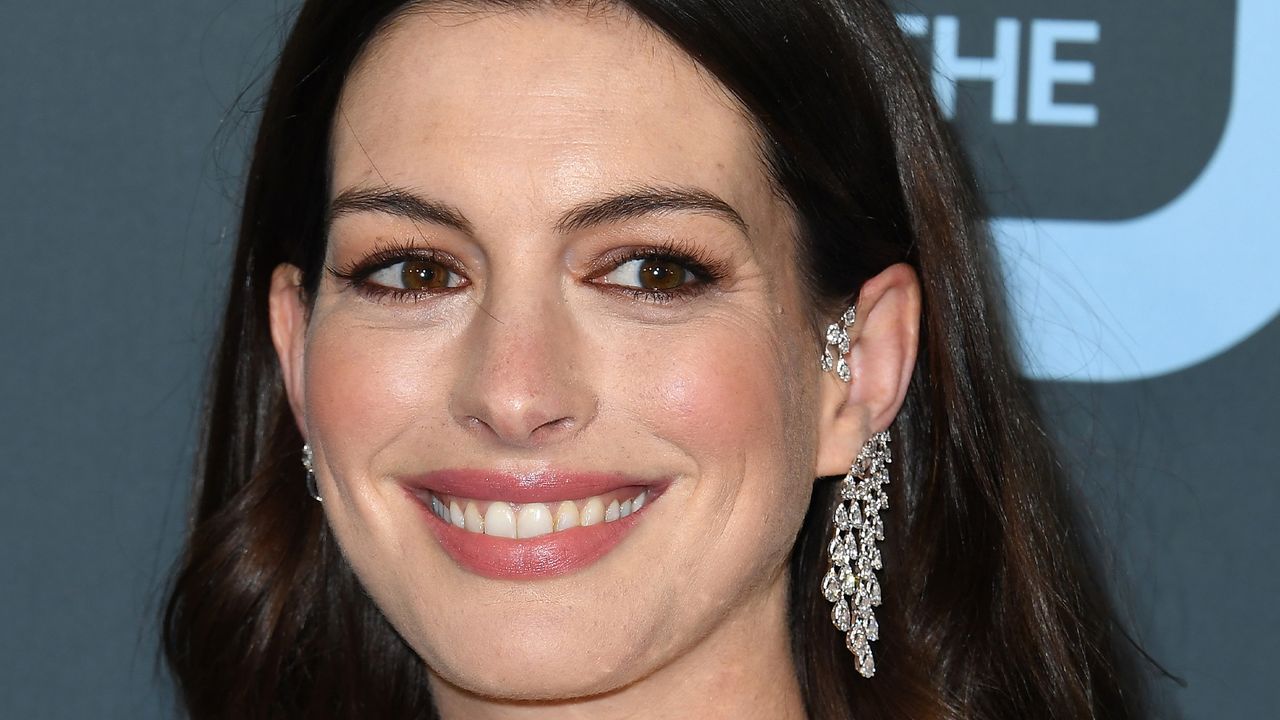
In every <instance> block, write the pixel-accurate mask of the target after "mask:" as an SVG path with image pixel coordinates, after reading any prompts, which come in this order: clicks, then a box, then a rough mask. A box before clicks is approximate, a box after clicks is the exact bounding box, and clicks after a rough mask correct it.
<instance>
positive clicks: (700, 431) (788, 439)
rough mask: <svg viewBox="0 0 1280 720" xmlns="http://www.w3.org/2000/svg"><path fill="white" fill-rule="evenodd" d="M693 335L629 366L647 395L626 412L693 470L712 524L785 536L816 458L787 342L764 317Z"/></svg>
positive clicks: (801, 506) (802, 504) (795, 521)
mask: <svg viewBox="0 0 1280 720" xmlns="http://www.w3.org/2000/svg"><path fill="white" fill-rule="evenodd" d="M751 330H755V331H754V332H751ZM696 338H697V341H696V342H685V343H680V344H675V345H674V349H673V350H672V351H671V352H669V353H667V354H666V355H665V359H664V360H663V361H662V362H657V363H655V362H653V361H652V360H649V361H639V360H638V361H637V362H636V363H635V364H634V366H635V367H638V368H644V370H643V372H644V374H645V376H646V380H645V381H644V387H647V388H648V392H646V393H644V394H637V395H636V396H635V398H634V405H633V411H634V413H635V414H636V415H637V416H638V417H640V418H641V422H643V423H644V424H645V425H646V428H647V429H648V431H649V432H651V433H653V434H655V435H657V436H659V437H661V438H663V439H664V440H666V441H668V442H670V443H672V444H673V445H674V446H676V447H678V448H680V449H681V450H683V451H684V452H685V453H686V454H687V455H688V456H689V457H690V459H691V460H692V461H693V462H694V464H696V472H697V475H696V478H697V480H698V484H697V485H698V486H697V487H696V488H695V493H696V497H695V499H694V501H695V502H696V503H697V504H699V505H704V509H705V511H706V512H707V513H708V515H707V517H709V518H710V519H711V520H712V522H716V523H718V524H720V525H721V526H722V527H727V526H731V525H734V524H736V525H737V526H740V527H746V526H748V525H751V524H753V523H754V524H755V525H756V527H757V528H759V527H761V526H764V527H769V528H776V529H779V530H784V531H785V532H792V531H793V530H795V529H796V528H798V527H799V522H800V520H801V519H802V517H803V513H804V510H805V508H807V503H808V497H809V486H810V484H811V483H812V480H813V478H812V477H811V476H810V475H811V467H812V464H813V452H814V437H813V436H814V433H812V432H806V430H805V429H806V428H810V427H812V425H813V421H814V418H813V415H812V412H813V410H812V406H814V403H812V402H810V399H811V395H812V393H811V391H810V390H808V389H807V385H806V383H805V382H804V379H803V377H800V376H799V370H798V368H800V367H804V366H803V365H801V364H800V363H799V362H798V360H799V359H798V358H796V357H794V355H795V353H793V352H789V351H788V350H787V349H788V348H792V347H795V346H796V345H795V340H794V339H793V338H791V337H790V336H789V335H788V334H787V333H785V332H784V331H783V329H781V328H777V327H772V326H770V324H769V323H768V319H767V318H763V319H759V320H758V321H757V322H756V323H752V324H750V325H744V324H741V323H734V324H726V325H722V326H719V327H716V328H710V329H708V330H706V331H705V332H701V333H698V334H696ZM793 526H794V527H793Z"/></svg>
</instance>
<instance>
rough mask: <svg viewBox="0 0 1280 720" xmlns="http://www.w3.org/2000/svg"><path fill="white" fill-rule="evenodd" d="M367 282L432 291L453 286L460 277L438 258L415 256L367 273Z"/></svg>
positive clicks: (460, 282) (409, 289)
mask: <svg viewBox="0 0 1280 720" xmlns="http://www.w3.org/2000/svg"><path fill="white" fill-rule="evenodd" d="M369 282H371V283H373V284H375V285H381V286H383V287H388V288H393V289H395V290H406V291H408V292H432V291H435V290H445V289H448V288H455V287H458V286H459V285H461V284H462V277H461V276H460V275H458V274H457V273H456V272H454V271H452V270H450V269H449V266H447V265H445V264H444V263H442V262H440V261H438V260H430V259H427V258H415V259H411V260H401V261H400V262H398V263H393V264H391V265H388V266H386V267H384V268H382V269H381V270H378V271H377V272H374V273H371V274H370V275H369Z"/></svg>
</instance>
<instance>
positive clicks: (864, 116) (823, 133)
mask: <svg viewBox="0 0 1280 720" xmlns="http://www.w3.org/2000/svg"><path fill="white" fill-rule="evenodd" d="M924 87H925V85H924V83H922V82H921V80H920V75H919V71H918V69H917V68H916V67H915V66H914V64H913V63H912V60H911V57H910V53H909V50H908V49H907V47H906V45H905V43H903V41H902V39H901V38H900V37H899V35H898V31H897V28H896V26H895V25H894V19H893V16H892V14H891V13H890V12H889V11H888V10H887V8H885V7H884V6H883V5H882V4H880V3H879V2H862V1H858V2H854V1H851V0H850V1H845V2H835V1H834V0H810V1H809V2H801V3H771V2H759V3H751V2H701V1H694V0H682V1H675V0H667V1H664V2H631V3H616V4H615V3H589V4H579V3H560V2H557V3H543V2H501V3H496V2H474V3H467V2H463V3H459V2H437V3H430V2H415V3H400V2H367V1H362V2H354V1H353V2H336V1H334V0H326V1H325V2H309V3H307V4H306V5H304V7H303V9H302V11H301V14H300V16H299V18H298V20H297V24H296V26H295V28H294V30H293V33H292V35H291V36H290V39H289V41H288V44H287V46H286V48H285V50H284V53H283V55H282V57H281V60H280V67H279V69H278V71H277V73H276V76H275V80H274V82H273V84H272V88H271V93H270V96H269V98H268V101H267V107H266V109H265V112H264V114H263V118H262V124H261V127H260V129H259V135H258V141H257V145H256V147H255V152H254V159H253V165H252V168H251V171H250V176H249V183H248V187H247V189H246V196H245V206H244V217H243V222H242V225H241V234H240V245H239V250H238V252H237V256H236V261H235V266H234V269H233V277H232V283H231V294H230V297H229V301H228V306H227V314H226V317H225V321H224V330H223V336H222V343H221V346H220V349H219V354H218V356H217V361H216V364H215V367H214V370H213V373H214V375H213V381H212V384H211V390H210V397H209V408H208V420H207V423H206V429H205V436H204V451H203V453H202V456H201V457H202V462H201V467H200V474H199V477H200V482H199V485H198V487H197V496H196V506H195V513H194V519H193V524H192V527H191V531H190V537H189V541H188V545H187V549H186V552H185V554H184V556H183V558H182V560H181V563H180V567H179V568H178V570H177V574H176V576H175V580H174V585H173V590H172V595H171V598H170V603H169V606H168V611H167V616H166V625H165V627H166V638H165V646H166V652H167V656H168V659H169V661H170V664H171V666H172V667H173V669H174V672H175V674H176V676H177V678H178V681H179V686H180V689H181V695H182V698H183V702H184V704H185V707H186V709H187V711H188V712H189V713H190V715H191V716H192V717H198V718H205V717H208V718H215V717H216V718H221V717H307V718H317V717H334V718H346V717H352V718H354V717H362V718H364V717H379V718H381V717H442V718H478V717H485V718H503V717H540V716H544V715H545V716H548V717H551V716H555V717H562V716H566V715H572V716H578V715H581V716H584V717H593V718H609V717H735V718H791V717H794V718H800V717H811V718H843V717H854V716H856V717H865V718H877V717H879V718H890V717H894V718H896V717H903V718H907V717H910V718H970V717H983V718H988V717H989V718H1006V717H1007V718H1025V717H1052V718H1081V717H1129V716H1136V714H1137V713H1138V706H1139V704H1140V703H1139V698H1138V696H1137V694H1136V692H1135V691H1134V690H1133V688H1131V687H1130V686H1129V685H1128V684H1127V683H1128V680H1126V679H1125V677H1126V675H1125V673H1126V672H1127V670H1128V659H1127V657H1126V656H1125V655H1124V653H1123V652H1122V651H1121V650H1120V646H1121V643H1122V642H1123V641H1122V640H1121V641H1120V642H1117V637H1118V636H1117V631H1116V630H1115V629H1114V627H1113V625H1112V624H1111V620H1110V611H1109V609H1108V607H1107V604H1106V602H1105V600H1104V595H1103V593H1102V591H1101V589H1100V586H1099V583H1098V581H1097V578H1095V577H1094V576H1093V575H1092V574H1091V571H1090V570H1089V567H1088V565H1087V563H1086V562H1085V560H1084V557H1083V553H1082V550H1081V547H1080V546H1081V544H1082V541H1081V539H1080V538H1079V537H1077V533H1076V532H1075V531H1074V530H1073V527H1074V526H1073V524H1072V521H1071V513H1072V510H1071V506H1070V503H1069V502H1068V500H1067V498H1068V493H1067V492H1066V491H1065V489H1064V487H1063V485H1062V483H1061V481H1060V479H1059V478H1058V477H1057V475H1056V469H1055V465H1054V463H1053V458H1052V455H1051V453H1050V451H1049V449H1048V448H1047V447H1046V446H1045V441H1044V439H1043V435H1042V433H1041V432H1040V430H1039V429H1038V425H1037V419H1036V417H1035V415H1034V412H1033V411H1032V410H1031V408H1030V406H1029V404H1028V403H1027V400H1026V398H1025V393H1024V391H1023V389H1022V387H1021V385H1020V383H1019V381H1018V380H1017V379H1016V375H1015V374H1014V372H1013V370H1012V368H1011V365H1010V361H1009V359H1008V353H1007V350H1006V347H1005V346H1004V344H1003V340H1002V339H1001V336H1000V332H999V327H1000V321H999V315H1000V314H999V302H998V301H997V300H996V297H997V295H996V293H995V288H994V286H993V284H992V282H991V280H990V278H989V276H988V269H987V268H988V260H987V254H988V251H987V248H986V245H985V239H984V237H983V235H982V233H981V230H980V228H981V222H980V218H979V216H978V214H977V211H976V209H975V207H974V201H973V194H972V190H971V188H970V186H969V184H968V182H967V180H966V179H965V177H966V176H965V175H964V173H963V165H962V164H961V163H960V161H959V160H958V159H957V157H956V156H955V154H954V152H953V150H952V149H951V147H952V146H951V144H950V142H949V140H948V139H947V135H946V133H945V132H944V128H943V126H942V125H941V124H940V122H939V120H938V117H937V112H936V109H935V107H934V105H933V102H932V100H931V99H930V98H929V96H928V95H927V92H926V91H925V90H924V89H923V88H924ZM833 321H834V322H833ZM823 328H825V333H824V332H823ZM895 456H896V457H895ZM893 460H896V462H893V463H892V465H890V462H891V461H893ZM890 468H892V470H890ZM833 476H834V477H833ZM840 477H843V478H844V479H843V480H839V479H838V478H840ZM885 483H888V485H886V484H885ZM309 494H310V495H311V496H312V497H314V498H315V499H316V500H321V501H322V502H318V503H317V502H312V500H311V499H309V498H308V495H309Z"/></svg>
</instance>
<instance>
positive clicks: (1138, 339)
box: [992, 0, 1280, 382]
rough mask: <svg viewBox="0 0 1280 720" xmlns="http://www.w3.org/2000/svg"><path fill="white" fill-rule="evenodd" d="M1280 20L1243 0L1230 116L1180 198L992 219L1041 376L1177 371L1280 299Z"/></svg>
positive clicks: (1261, 317)
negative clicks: (1054, 215)
mask: <svg viewBox="0 0 1280 720" xmlns="http://www.w3.org/2000/svg"><path fill="white" fill-rule="evenodd" d="M1277 27H1280V3H1276V2H1274V0H1241V2H1240V4H1239V15H1238V21H1237V24H1236V28H1237V37H1236V50H1235V53H1236V56H1235V74H1236V75H1235V90H1234V95H1233V98H1232V104H1231V112H1230V115H1229V117H1228V119H1227V127H1226V130H1225V132H1224V133H1223V137H1222V140H1221V143H1220V144H1219V146H1218V150H1217V153H1216V154H1215V155H1214V157H1213V158H1212V159H1211V160H1210V162H1209V164H1208V166H1207V167H1206V168H1205V170H1204V172H1203V173H1202V174H1201V176H1200V177H1199V178H1198V179H1197V180H1196V181H1195V182H1194V183H1193V184H1192V185H1191V187H1190V188H1189V189H1188V190H1187V191H1186V192H1185V193H1183V194H1182V196H1180V197H1179V198H1178V199H1177V200H1175V201H1173V202H1172V203H1170V204H1168V205H1166V206H1164V207H1163V208H1161V209H1159V210H1157V211H1155V212H1153V213H1151V214H1148V215H1145V216H1142V217H1139V218H1136V219H1133V220H1127V221H1121V222H1078V221H1057V220H1052V221H1048V220H1041V221H1037V220H1012V219H996V220H994V221H993V222H992V227H993V231H994V234H995V237H996V242H997V247H998V248H999V251H1000V257H1001V262H1002V264H1003V265H1004V269H1005V272H1006V277H1007V279H1008V285H1009V292H1010V299H1011V302H1012V308H1013V313H1014V320H1015V324H1016V326H1017V330H1018V334H1019V336H1020V338H1021V342H1022V345H1023V348H1022V350H1023V357H1024V363H1025V367H1026V371H1027V374H1028V375H1029V376H1031V377H1033V378H1036V379H1045V380H1082V381H1095V382H1096V381H1112V382H1114V381H1123V380H1136V379H1141V378H1148V377H1154V376H1157V375H1163V374H1166V373H1170V372H1174V371H1177V370H1181V369H1183V368H1186V367H1189V366H1191V365H1194V364H1196V363H1199V362H1203V361H1205V360H1207V359H1209V358H1211V357H1213V356H1214V355H1217V354H1219V353H1222V352H1224V351H1226V350H1228V349H1230V348H1231V347H1233V346H1235V345H1236V344H1238V343H1240V342H1242V341H1243V340H1245V339H1246V338H1248V337H1249V336H1250V335H1252V334H1253V333H1255V332H1257V331H1258V330H1259V329H1261V328H1262V327H1263V326H1264V325H1266V324H1267V323H1268V322H1269V321H1271V319H1272V318H1274V317H1275V316H1276V315H1277V312H1280V230H1278V229H1277V228H1280V140H1278V139H1277V134H1278V133H1277V130H1276V128H1277V118H1278V117H1280V101H1277V93H1276V80H1275V69H1276V68H1280V44H1278V43H1275V42H1274V32H1275V28H1277Z"/></svg>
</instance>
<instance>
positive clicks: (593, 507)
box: [582, 497, 604, 527]
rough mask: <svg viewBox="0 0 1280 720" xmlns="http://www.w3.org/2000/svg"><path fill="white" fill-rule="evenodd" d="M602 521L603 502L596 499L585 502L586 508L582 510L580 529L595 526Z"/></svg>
mask: <svg viewBox="0 0 1280 720" xmlns="http://www.w3.org/2000/svg"><path fill="white" fill-rule="evenodd" d="M603 521H604V501H603V500H601V499H600V498H598V497H593V498H591V499H590V500H588V501H587V504H586V506H584V507H583V508H582V527H587V526H588V525H595V524H596V523H599V522H603Z"/></svg>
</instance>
